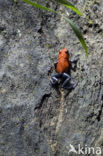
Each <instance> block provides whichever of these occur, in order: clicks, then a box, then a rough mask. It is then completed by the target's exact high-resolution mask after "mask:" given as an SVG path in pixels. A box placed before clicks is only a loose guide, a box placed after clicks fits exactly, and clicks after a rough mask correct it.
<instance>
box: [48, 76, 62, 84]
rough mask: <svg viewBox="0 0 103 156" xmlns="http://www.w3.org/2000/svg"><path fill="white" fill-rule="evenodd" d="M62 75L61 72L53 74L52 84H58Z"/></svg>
mask: <svg viewBox="0 0 103 156" xmlns="http://www.w3.org/2000/svg"><path fill="white" fill-rule="evenodd" d="M61 77H62V74H59V73H57V74H55V75H53V76H52V78H51V81H50V82H51V84H52V85H53V86H54V85H57V84H58V80H59V79H60V78H61Z"/></svg>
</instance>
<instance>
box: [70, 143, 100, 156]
mask: <svg viewBox="0 0 103 156" xmlns="http://www.w3.org/2000/svg"><path fill="white" fill-rule="evenodd" d="M71 152H72V153H76V154H80V155H81V154H82V155H83V154H84V155H86V154H87V155H88V154H96V155H99V154H102V151H101V148H100V147H88V146H87V145H85V146H84V147H81V145H80V144H78V146H77V149H75V147H74V146H73V145H72V144H70V150H69V153H71Z"/></svg>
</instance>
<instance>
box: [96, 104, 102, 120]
mask: <svg viewBox="0 0 103 156" xmlns="http://www.w3.org/2000/svg"><path fill="white" fill-rule="evenodd" d="M102 108H103V103H102V106H101V109H100V110H99V113H98V116H97V120H98V122H99V121H100V120H101V115H102Z"/></svg>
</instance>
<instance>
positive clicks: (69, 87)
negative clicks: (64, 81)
mask: <svg viewBox="0 0 103 156" xmlns="http://www.w3.org/2000/svg"><path fill="white" fill-rule="evenodd" d="M75 87H76V83H73V84H71V85H70V86H66V87H65V89H67V90H71V89H74V88H75Z"/></svg>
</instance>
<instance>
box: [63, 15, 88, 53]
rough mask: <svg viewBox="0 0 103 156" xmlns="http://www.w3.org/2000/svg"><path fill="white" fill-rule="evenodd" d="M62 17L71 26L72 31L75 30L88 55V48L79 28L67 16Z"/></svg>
mask: <svg viewBox="0 0 103 156" xmlns="http://www.w3.org/2000/svg"><path fill="white" fill-rule="evenodd" d="M63 18H64V19H65V20H66V21H67V22H68V23H69V24H70V26H71V27H72V29H73V31H74V32H75V34H76V36H77V37H78V39H79V40H80V42H81V44H82V46H83V48H84V49H85V52H86V55H87V56H88V48H87V45H86V43H85V40H84V38H83V36H82V33H81V32H80V30H79V29H78V26H77V25H76V24H74V23H73V22H72V21H71V20H70V19H69V18H67V17H65V16H63Z"/></svg>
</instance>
